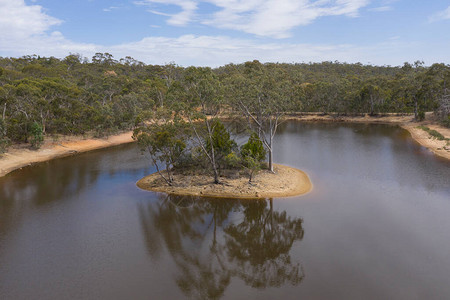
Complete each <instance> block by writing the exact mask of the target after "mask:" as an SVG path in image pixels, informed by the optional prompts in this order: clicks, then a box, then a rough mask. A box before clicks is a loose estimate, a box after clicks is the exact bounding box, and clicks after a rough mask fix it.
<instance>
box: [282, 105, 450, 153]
mask: <svg viewBox="0 0 450 300" xmlns="http://www.w3.org/2000/svg"><path fill="white" fill-rule="evenodd" d="M431 116H432V113H427V115H426V120H425V121H422V122H416V121H415V120H414V116H413V115H403V116H398V115H395V114H388V115H386V116H374V117H371V116H369V115H367V114H366V115H365V116H356V117H349V116H334V115H320V114H315V113H310V114H305V115H290V116H288V118H287V119H288V120H297V121H302V122H343V123H362V124H392V125H399V126H400V127H402V128H403V129H406V130H407V131H409V133H410V134H411V137H412V138H413V139H414V140H415V141H416V142H418V143H419V144H420V145H422V146H424V147H426V148H428V150H430V151H431V152H433V153H434V154H436V155H437V156H440V157H442V158H446V159H450V144H449V143H448V142H447V141H445V140H443V141H440V140H437V139H435V138H433V137H432V136H430V135H429V134H428V132H426V131H424V130H423V129H420V128H417V127H418V126H420V125H422V126H427V127H429V128H430V129H433V130H436V131H438V132H439V133H440V134H442V135H443V136H444V137H445V138H447V139H450V128H446V127H443V126H441V125H439V124H437V123H435V122H433V121H430V120H429V119H430V118H431Z"/></svg>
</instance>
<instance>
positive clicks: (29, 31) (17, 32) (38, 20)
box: [0, 0, 62, 42]
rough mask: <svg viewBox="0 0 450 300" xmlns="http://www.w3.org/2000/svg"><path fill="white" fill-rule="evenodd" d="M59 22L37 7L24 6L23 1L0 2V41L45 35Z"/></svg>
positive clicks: (6, 0) (5, 0) (3, 0)
mask: <svg viewBox="0 0 450 300" xmlns="http://www.w3.org/2000/svg"><path fill="white" fill-rule="evenodd" d="M61 22H62V21H61V20H58V19H56V18H53V17H51V16H49V15H47V14H46V13H45V12H44V11H43V9H42V7H41V6H39V5H26V4H25V1H24V0H14V1H11V0H0V32H1V35H0V41H2V42H4V41H7V40H8V39H9V38H13V39H18V38H19V39H20V38H22V39H24V38H28V37H31V36H36V35H40V34H43V33H45V32H46V31H47V30H48V29H49V28H50V27H51V26H53V25H58V24H61Z"/></svg>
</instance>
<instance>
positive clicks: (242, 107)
mask: <svg viewBox="0 0 450 300" xmlns="http://www.w3.org/2000/svg"><path fill="white" fill-rule="evenodd" d="M230 81H231V82H230V83H229V84H228V86H229V87H230V89H229V91H228V93H227V94H228V95H229V96H230V97H231V98H230V99H229V101H230V102H231V103H234V105H235V107H236V108H237V109H238V110H239V111H241V112H242V113H243V115H244V116H245V117H246V118H247V120H248V124H249V126H250V127H251V129H252V130H253V131H254V132H257V133H258V136H259V138H260V139H261V141H262V142H263V144H264V146H265V147H266V149H267V152H268V159H269V162H268V163H269V169H270V171H272V172H273V138H274V136H275V134H276V132H277V129H278V126H279V125H280V123H281V121H282V117H283V116H284V114H285V113H286V112H287V111H288V110H289V106H290V105H292V104H293V101H291V100H292V91H293V89H292V88H291V82H290V81H289V78H288V76H287V73H286V72H285V71H284V70H283V69H282V68H280V67H279V66H278V65H267V66H266V65H263V64H261V63H260V62H259V61H257V60H255V61H253V62H246V63H245V65H244V70H243V72H242V73H241V74H239V75H237V76H235V77H234V78H230Z"/></svg>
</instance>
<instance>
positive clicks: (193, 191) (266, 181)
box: [137, 164, 312, 198]
mask: <svg viewBox="0 0 450 300" xmlns="http://www.w3.org/2000/svg"><path fill="white" fill-rule="evenodd" d="M173 176H174V179H175V180H174V182H176V183H175V184H173V185H171V186H169V185H167V184H166V183H165V182H164V179H163V178H162V177H161V176H160V175H159V174H158V173H157V172H156V173H153V174H151V175H148V176H146V177H144V178H142V179H141V180H139V181H138V182H137V186H138V187H139V188H141V189H144V190H148V191H153V192H164V193H169V194H176V195H190V196H204V197H220V198H275V197H290V196H298V195H303V194H306V193H308V192H309V191H311V189H312V184H311V181H310V180H309V177H308V175H307V174H306V173H305V172H303V171H301V170H299V169H296V168H292V167H288V166H283V165H278V164H275V165H274V172H271V171H269V170H262V171H260V172H259V173H258V174H257V175H256V176H255V178H254V179H253V182H252V183H249V182H248V179H247V178H246V177H245V176H240V175H239V174H238V173H236V174H228V176H226V177H221V181H220V183H219V184H215V183H214V182H213V181H212V179H211V176H210V175H207V174H198V173H197V174H193V173H189V172H179V173H176V172H175V173H174V175H173Z"/></svg>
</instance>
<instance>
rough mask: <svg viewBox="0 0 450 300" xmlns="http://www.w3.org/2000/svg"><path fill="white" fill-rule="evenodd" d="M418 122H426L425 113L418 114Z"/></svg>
mask: <svg viewBox="0 0 450 300" xmlns="http://www.w3.org/2000/svg"><path fill="white" fill-rule="evenodd" d="M417 120H418V121H423V120H425V112H424V111H419V113H418V114H417Z"/></svg>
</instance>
